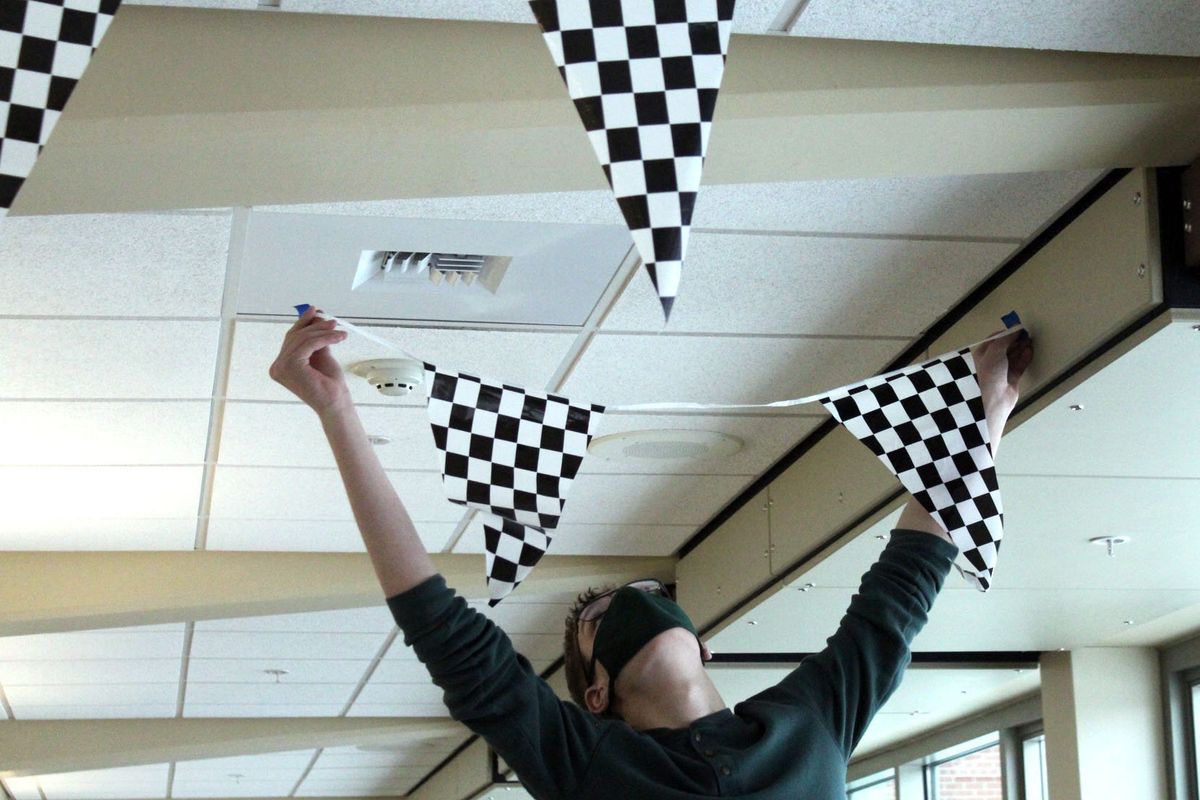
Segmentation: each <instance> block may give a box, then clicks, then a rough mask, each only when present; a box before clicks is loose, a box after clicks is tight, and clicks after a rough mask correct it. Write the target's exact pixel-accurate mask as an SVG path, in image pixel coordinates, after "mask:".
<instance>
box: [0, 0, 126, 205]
mask: <svg viewBox="0 0 1200 800" xmlns="http://www.w3.org/2000/svg"><path fill="white" fill-rule="evenodd" d="M120 4H121V0H0V217H2V216H4V215H5V214H7V213H8V210H9V209H10V208H12V204H13V201H14V200H15V199H16V196H17V192H18V191H19V190H20V188H21V184H23V183H24V182H25V179H26V178H27V177H29V173H30V172H31V171H33V165H34V162H36V161H37V157H38V155H39V154H40V153H41V151H42V147H44V146H45V144H46V141H47V140H48V139H49V138H50V133H51V132H52V131H53V130H54V126H55V124H56V123H57V122H58V118H59V116H60V115H61V114H62V111H63V109H64V108H65V107H66V105H67V98H69V97H70V96H71V92H72V91H74V89H75V85H76V84H77V83H78V82H79V79H80V78H82V77H83V71H84V70H85V69H87V65H88V62H89V61H90V60H91V57H92V53H93V52H94V51H95V49H96V48H97V47H98V46H99V45H100V40H101V39H102V38H103V37H104V33H105V32H106V31H107V30H108V26H109V23H111V22H112V19H113V16H114V15H115V14H116V13H117V8H118V7H119V6H120Z"/></svg>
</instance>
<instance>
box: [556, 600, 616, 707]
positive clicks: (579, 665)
mask: <svg viewBox="0 0 1200 800" xmlns="http://www.w3.org/2000/svg"><path fill="white" fill-rule="evenodd" d="M614 588H616V587H615V586H601V587H599V588H597V587H591V588H589V589H587V590H586V591H583V592H580V593H579V596H578V597H577V598H575V605H573V606H571V610H570V612H568V614H567V620H566V634H565V635H564V636H563V670H565V671H566V673H567V690H568V691H570V693H571V699H572V700H574V701H575V702H576V703H577V704H578V705H580V706H581V707H583V708H585V709H586V708H587V703H586V701H585V700H584V697H583V695H584V692H586V691H587V688H588V677H587V669H586V665H585V664H584V663H583V653H582V652H581V651H580V649H579V636H578V634H579V612H581V611H583V609H584V608H585V607H586V606H587V604H588V603H590V602H592V601H593V600H595V599H596V598H597V597H599V596H600V595H602V594H604V593H605V592H608V591H611V590H612V589H614Z"/></svg>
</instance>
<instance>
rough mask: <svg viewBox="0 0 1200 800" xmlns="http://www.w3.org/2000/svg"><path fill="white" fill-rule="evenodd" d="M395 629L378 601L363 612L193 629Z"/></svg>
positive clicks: (221, 622) (213, 622)
mask: <svg viewBox="0 0 1200 800" xmlns="http://www.w3.org/2000/svg"><path fill="white" fill-rule="evenodd" d="M395 627H396V623H395V621H393V619H392V614H391V612H390V611H388V608H387V605H386V604H384V603H383V602H382V601H380V602H379V603H378V604H377V605H373V606H368V607H366V608H346V609H338V610H336V611H312V612H306V613H303V614H277V615H272V616H265V617H238V618H236V619H209V620H200V621H198V622H197V623H196V626H195V629H196V630H197V631H244V632H252V633H300V632H317V633H389V632H391V630H392V629H393V628H395Z"/></svg>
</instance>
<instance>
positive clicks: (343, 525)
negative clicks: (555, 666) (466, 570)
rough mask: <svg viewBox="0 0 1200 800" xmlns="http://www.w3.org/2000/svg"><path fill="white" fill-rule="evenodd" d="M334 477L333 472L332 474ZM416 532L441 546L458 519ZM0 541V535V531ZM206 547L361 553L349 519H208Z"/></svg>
mask: <svg viewBox="0 0 1200 800" xmlns="http://www.w3.org/2000/svg"><path fill="white" fill-rule="evenodd" d="M334 477H335V478H336V476H334ZM414 524H415V525H416V528H417V534H418V535H419V536H420V537H421V541H422V542H424V543H425V547H426V548H427V549H429V550H431V551H433V552H437V551H439V550H441V549H442V548H443V547H444V546H445V545H446V543H447V542H448V541H449V540H450V536H451V534H453V533H454V529H455V528H456V527H457V525H458V522H457V521H456V520H455V521H442V522H428V521H425V520H417V521H416V522H415V523H414ZM0 541H3V536H2V535H0ZM207 549H209V550H264V551H271V552H318V553H362V552H365V549H364V548H363V543H362V536H360V535H359V533H358V526H357V525H355V524H354V522H352V521H350V520H304V519H210V520H209V521H208V539H207Z"/></svg>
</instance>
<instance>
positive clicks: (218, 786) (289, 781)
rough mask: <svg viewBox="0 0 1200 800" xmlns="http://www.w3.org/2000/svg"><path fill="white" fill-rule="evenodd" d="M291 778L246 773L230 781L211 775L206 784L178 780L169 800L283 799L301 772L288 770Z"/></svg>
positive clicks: (284, 775) (283, 775)
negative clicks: (182, 799) (174, 799)
mask: <svg viewBox="0 0 1200 800" xmlns="http://www.w3.org/2000/svg"><path fill="white" fill-rule="evenodd" d="M287 772H289V773H290V772H294V773H295V774H294V775H291V774H283V773H279V774H278V775H276V776H275V777H269V775H270V773H268V776H262V777H261V778H260V775H261V773H259V772H257V771H256V772H249V773H246V775H244V776H243V777H240V778H234V777H232V776H233V775H239V774H241V773H229V774H228V775H212V776H211V777H210V778H208V779H206V780H185V781H180V780H179V778H178V776H176V778H175V783H174V784H173V785H172V790H171V796H172V797H287V796H288V792H290V791H291V790H292V788H293V787H294V786H295V785H296V781H297V780H299V779H300V775H301V773H302V772H303V770H301V769H296V770H289V771H287Z"/></svg>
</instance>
